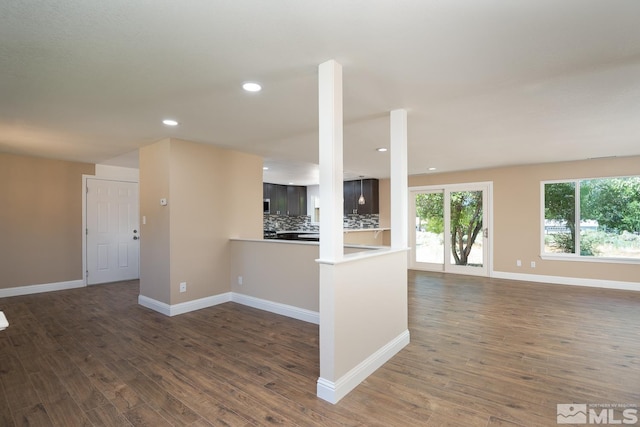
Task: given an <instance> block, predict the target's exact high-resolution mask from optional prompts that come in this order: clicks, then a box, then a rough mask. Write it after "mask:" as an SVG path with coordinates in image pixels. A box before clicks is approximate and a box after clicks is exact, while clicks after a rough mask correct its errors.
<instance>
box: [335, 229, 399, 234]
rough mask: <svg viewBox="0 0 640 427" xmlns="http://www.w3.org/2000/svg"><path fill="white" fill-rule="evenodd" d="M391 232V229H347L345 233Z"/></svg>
mask: <svg viewBox="0 0 640 427" xmlns="http://www.w3.org/2000/svg"><path fill="white" fill-rule="evenodd" d="M386 230H391V229H390V228H345V229H344V232H345V233H355V232H358V231H386Z"/></svg>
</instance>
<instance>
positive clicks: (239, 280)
mask: <svg viewBox="0 0 640 427" xmlns="http://www.w3.org/2000/svg"><path fill="white" fill-rule="evenodd" d="M238 285H242V276H238Z"/></svg>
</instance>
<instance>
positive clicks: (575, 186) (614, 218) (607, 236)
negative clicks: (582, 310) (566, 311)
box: [542, 176, 640, 261]
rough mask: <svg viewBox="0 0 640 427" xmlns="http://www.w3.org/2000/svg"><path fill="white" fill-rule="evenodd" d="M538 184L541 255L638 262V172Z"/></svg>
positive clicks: (639, 218) (639, 245)
mask: <svg viewBox="0 0 640 427" xmlns="http://www.w3.org/2000/svg"><path fill="white" fill-rule="evenodd" d="M542 187H543V188H542V190H543V209H544V212H543V218H544V220H543V227H542V229H543V230H542V255H543V256H551V257H553V256H557V257H559V258H561V257H565V258H566V257H579V258H580V259H592V260H593V259H602V260H604V259H610V260H626V261H640V176H632V177H621V178H597V179H583V180H564V181H548V182H543V183H542Z"/></svg>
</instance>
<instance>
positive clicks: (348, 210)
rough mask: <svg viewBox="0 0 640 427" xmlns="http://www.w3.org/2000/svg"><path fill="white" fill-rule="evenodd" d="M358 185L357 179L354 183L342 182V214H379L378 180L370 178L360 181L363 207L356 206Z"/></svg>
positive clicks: (358, 196) (358, 195)
mask: <svg viewBox="0 0 640 427" xmlns="http://www.w3.org/2000/svg"><path fill="white" fill-rule="evenodd" d="M360 185H361V183H360V180H359V179H358V180H355V181H344V183H343V189H344V214H345V215H352V214H359V215H370V214H378V213H380V206H379V189H378V180H377V179H371V178H369V179H363V180H362V195H363V196H364V200H365V204H364V205H359V204H358V199H359V198H360Z"/></svg>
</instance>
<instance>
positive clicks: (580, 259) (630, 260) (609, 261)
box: [540, 253, 640, 264]
mask: <svg viewBox="0 0 640 427" xmlns="http://www.w3.org/2000/svg"><path fill="white" fill-rule="evenodd" d="M540 258H542V259H544V260H548V261H578V262H599V263H607V264H640V259H636V258H614V257H595V256H581V255H570V254H561V255H555V254H547V253H545V254H541V255H540Z"/></svg>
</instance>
